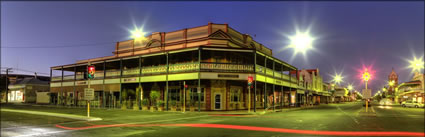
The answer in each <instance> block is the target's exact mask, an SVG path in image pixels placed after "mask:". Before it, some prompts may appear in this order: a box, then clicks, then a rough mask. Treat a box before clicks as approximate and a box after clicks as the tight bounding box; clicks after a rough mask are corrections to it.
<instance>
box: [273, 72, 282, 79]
mask: <svg viewBox="0 0 425 137" xmlns="http://www.w3.org/2000/svg"><path fill="white" fill-rule="evenodd" d="M274 77H277V78H282V73H280V72H277V71H275V72H274Z"/></svg>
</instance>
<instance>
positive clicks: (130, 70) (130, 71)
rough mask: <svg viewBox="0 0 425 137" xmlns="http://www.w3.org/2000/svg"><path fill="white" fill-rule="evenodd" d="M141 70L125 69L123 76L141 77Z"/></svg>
mask: <svg viewBox="0 0 425 137" xmlns="http://www.w3.org/2000/svg"><path fill="white" fill-rule="evenodd" d="M139 74H140V69H138V68H133V69H125V70H123V71H122V75H139Z"/></svg>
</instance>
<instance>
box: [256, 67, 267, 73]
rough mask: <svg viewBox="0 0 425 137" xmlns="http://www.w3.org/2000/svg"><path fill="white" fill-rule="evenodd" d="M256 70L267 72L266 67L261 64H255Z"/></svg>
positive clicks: (257, 71)
mask: <svg viewBox="0 0 425 137" xmlns="http://www.w3.org/2000/svg"><path fill="white" fill-rule="evenodd" d="M255 72H256V73H264V72H265V68H264V67H263V66H261V65H255Z"/></svg>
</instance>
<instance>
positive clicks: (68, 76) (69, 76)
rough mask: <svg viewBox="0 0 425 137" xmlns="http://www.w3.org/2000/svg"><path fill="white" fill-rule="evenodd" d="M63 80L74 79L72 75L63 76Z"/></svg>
mask: <svg viewBox="0 0 425 137" xmlns="http://www.w3.org/2000/svg"><path fill="white" fill-rule="evenodd" d="M63 80H74V75H67V76H63Z"/></svg>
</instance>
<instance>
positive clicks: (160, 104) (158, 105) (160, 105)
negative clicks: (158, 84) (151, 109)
mask: <svg viewBox="0 0 425 137" xmlns="http://www.w3.org/2000/svg"><path fill="white" fill-rule="evenodd" d="M156 105H157V107H163V106H164V101H162V100H159V101H158V102H157V104H156Z"/></svg>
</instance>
